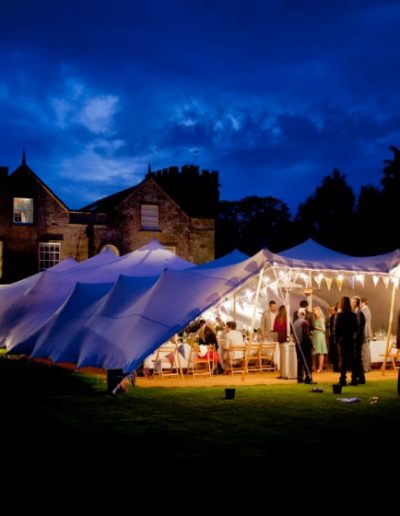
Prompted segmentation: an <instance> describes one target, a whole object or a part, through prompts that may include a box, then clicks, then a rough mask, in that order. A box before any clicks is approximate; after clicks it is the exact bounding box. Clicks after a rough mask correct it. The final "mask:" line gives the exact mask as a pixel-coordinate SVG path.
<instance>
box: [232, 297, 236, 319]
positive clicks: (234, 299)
mask: <svg viewBox="0 0 400 516" xmlns="http://www.w3.org/2000/svg"><path fill="white" fill-rule="evenodd" d="M233 320H234V321H235V322H236V291H235V292H234V294H233Z"/></svg>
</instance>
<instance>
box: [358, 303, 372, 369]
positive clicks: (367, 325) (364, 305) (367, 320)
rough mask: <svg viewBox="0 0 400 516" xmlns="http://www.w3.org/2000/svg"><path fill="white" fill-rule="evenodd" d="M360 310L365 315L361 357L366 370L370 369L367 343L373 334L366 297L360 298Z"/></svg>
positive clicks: (369, 353)
mask: <svg viewBox="0 0 400 516" xmlns="http://www.w3.org/2000/svg"><path fill="white" fill-rule="evenodd" d="M361 310H362V313H363V314H364V317H365V342H364V345H363V348H362V354H361V359H362V363H363V366H364V372H367V371H371V348H370V345H369V343H370V342H371V340H372V338H373V336H374V334H373V332H372V314H371V309H370V308H369V306H368V299H367V298H366V297H362V298H361Z"/></svg>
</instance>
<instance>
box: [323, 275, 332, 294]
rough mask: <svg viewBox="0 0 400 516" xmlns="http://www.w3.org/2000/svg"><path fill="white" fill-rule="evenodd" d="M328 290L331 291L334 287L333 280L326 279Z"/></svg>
mask: <svg viewBox="0 0 400 516" xmlns="http://www.w3.org/2000/svg"><path fill="white" fill-rule="evenodd" d="M325 283H326V288H327V289H328V290H329V291H330V290H331V286H332V278H325Z"/></svg>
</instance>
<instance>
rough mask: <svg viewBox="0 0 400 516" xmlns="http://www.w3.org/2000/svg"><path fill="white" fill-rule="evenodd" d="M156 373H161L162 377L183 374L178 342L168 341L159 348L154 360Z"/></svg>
mask: <svg viewBox="0 0 400 516" xmlns="http://www.w3.org/2000/svg"><path fill="white" fill-rule="evenodd" d="M154 374H159V375H160V376H161V377H164V376H180V375H181V367H180V364H179V353H178V351H177V344H175V343H174V342H166V343H165V344H162V346H160V347H159V348H158V350H157V353H156V357H155V360H154Z"/></svg>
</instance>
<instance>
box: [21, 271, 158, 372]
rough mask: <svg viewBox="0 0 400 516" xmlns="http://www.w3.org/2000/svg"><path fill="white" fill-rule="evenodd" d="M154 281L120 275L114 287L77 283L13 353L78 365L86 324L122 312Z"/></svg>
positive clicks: (154, 280) (145, 277)
mask: <svg viewBox="0 0 400 516" xmlns="http://www.w3.org/2000/svg"><path fill="white" fill-rule="evenodd" d="M157 279H158V276H139V277H132V276H124V275H121V276H120V277H119V278H118V281H117V282H116V283H115V284H112V283H99V284H84V283H78V284H77V286H76V287H75V290H74V292H73V293H72V294H71V296H70V297H69V299H68V300H67V301H66V302H65V304H64V305H63V307H62V308H60V310H58V311H57V312H56V313H55V314H54V315H53V317H51V318H50V319H49V320H48V321H47V323H46V324H45V325H44V326H42V327H41V328H40V329H39V330H38V331H37V332H35V333H34V334H33V335H31V336H30V337H28V339H26V340H25V341H23V342H21V343H20V344H18V345H17V346H16V348H15V349H14V352H17V353H27V352H29V350H30V349H32V350H33V351H32V352H31V357H32V358H38V357H48V358H50V359H51V360H53V361H54V362H74V363H76V362H78V358H79V350H80V346H81V342H82V340H83V338H84V335H85V332H86V331H87V329H86V325H87V323H88V321H90V320H93V318H95V317H98V316H100V317H101V316H102V315H103V314H108V313H110V312H114V311H115V310H117V309H119V310H120V311H123V309H124V307H125V305H126V304H127V303H132V302H133V301H134V300H135V299H136V298H138V297H139V296H140V295H142V294H143V293H144V292H146V291H147V290H148V289H149V288H150V287H151V286H152V285H154V283H155V282H156V281H157ZM108 294H109V295H108Z"/></svg>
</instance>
